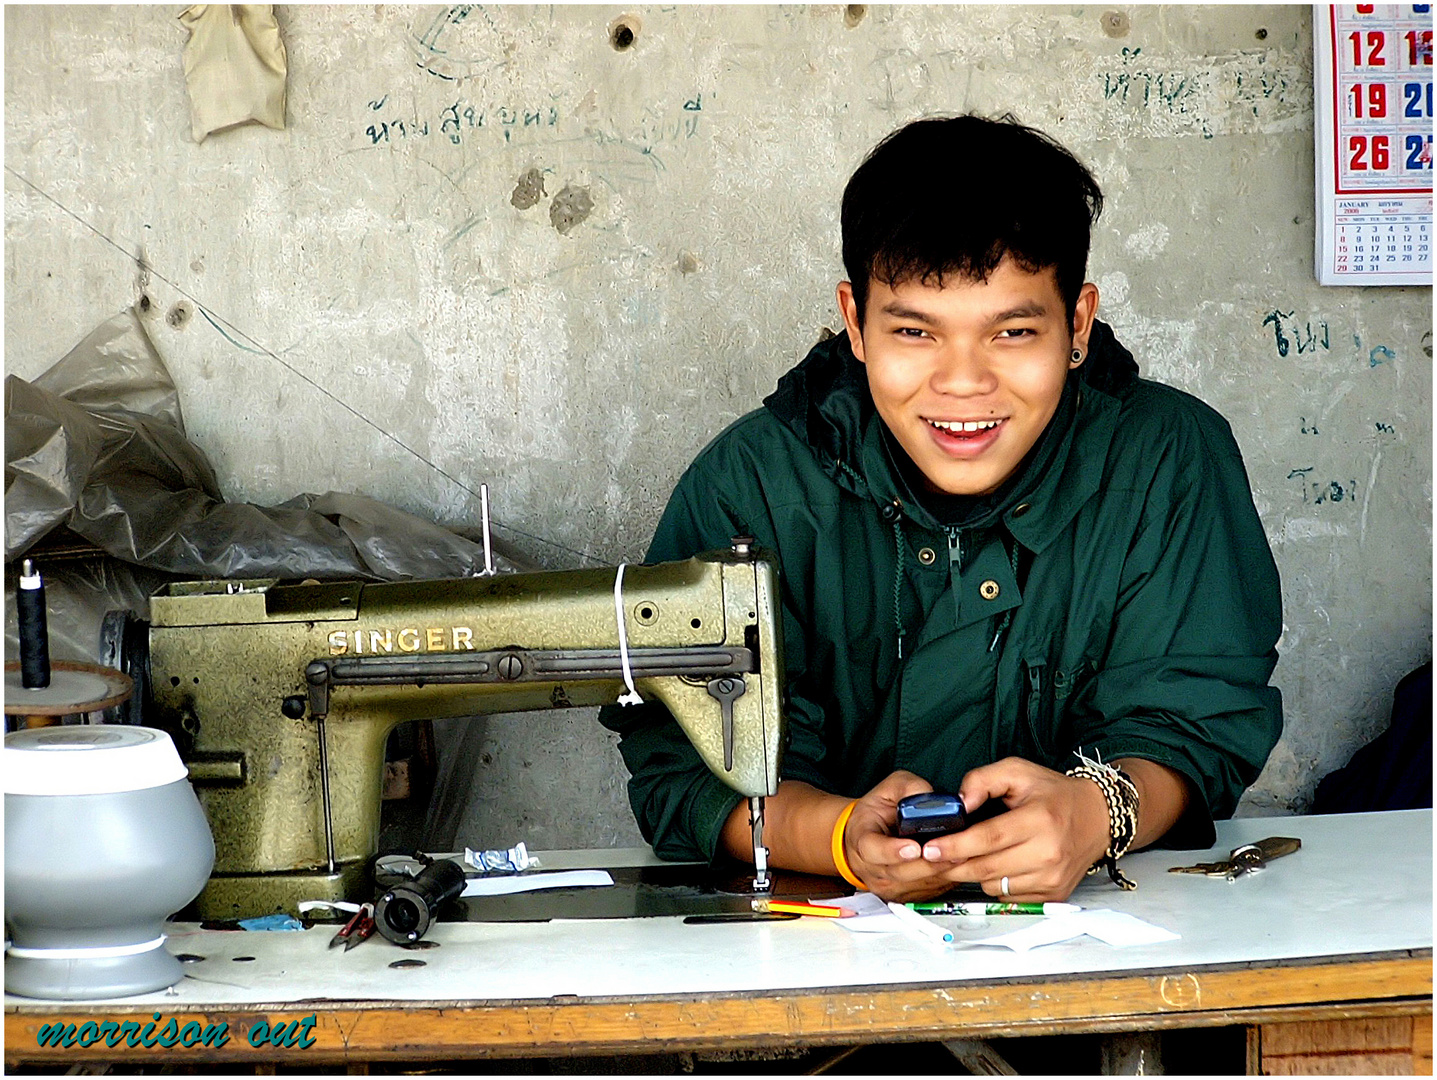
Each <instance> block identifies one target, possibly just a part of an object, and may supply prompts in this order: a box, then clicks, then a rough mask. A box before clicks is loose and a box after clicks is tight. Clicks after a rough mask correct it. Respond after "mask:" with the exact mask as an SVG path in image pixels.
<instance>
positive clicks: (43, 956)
mask: <svg viewBox="0 0 1437 1080" xmlns="http://www.w3.org/2000/svg"><path fill="white" fill-rule="evenodd" d="M164 944H165V937H164V935H163V934H161V935H160V936H159V937H157V938H155V939H154V940H153V941H141V942H139V943H137V944H135V945H94V946H91V947H89V948H79V949H31V948H24V947H22V946H17V945H11V946H10V947H9V948H8V949H6V950H5V955H6V956H13V957H15V958H16V959H17V960H108V959H110V958H112V957H118V956H138V955H139V954H140V953H147V952H151V951H153V950H155V949H160V948H163V947H164Z"/></svg>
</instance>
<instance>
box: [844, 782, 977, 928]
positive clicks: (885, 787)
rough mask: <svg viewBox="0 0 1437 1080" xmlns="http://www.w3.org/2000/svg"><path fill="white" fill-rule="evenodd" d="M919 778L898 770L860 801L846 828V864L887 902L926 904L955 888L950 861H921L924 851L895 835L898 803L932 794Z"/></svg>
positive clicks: (927, 785)
mask: <svg viewBox="0 0 1437 1080" xmlns="http://www.w3.org/2000/svg"><path fill="white" fill-rule="evenodd" d="M932 790H933V785H932V784H930V783H928V781H926V780H924V779H923V778H922V777H921V776H917V775H915V774H914V773H911V772H907V771H905V770H903V769H899V770H898V771H897V772H892V773H889V774H888V776H887V777H885V778H884V779H883V780H881V781H879V782H878V784H877V785H876V786H875V787H874V788H873V789H872V790H871V791H869V792H868V794H867V795H865V796H863V798H861V799H859V800H858V805H857V806H855V807H854V808H853V814H852V815H851V816H850V817H849V819H848V825H847V827H846V828H845V829H844V833H843V840H844V845H843V849H844V854H845V856H846V857H847V859H848V865H849V866H850V867H851V868H852V870H853V872H854V873H855V874H856V875H858V878H859V880H860V881H862V882H863V884H864V885H866V886H868V888H869V890H870V891H871V892H872V893H873V894H874V895H875V896H879V897H881V898H882V899H884V900H923V899H925V898H927V897H931V896H937V895H939V894H940V893H943V892H946V891H947V890H948V889H950V888H952V885H953V881H955V880H959V879H955V878H951V877H948V876H946V874H947V872H948V871H950V870H951V869H952V866H951V864H950V863H949V862H946V861H943V860H929V859H924V858H923V848H922V846H921V845H920V844H919V843H918V841H916V840H913V839H912V838H911V837H905V836H893V835H891V833H892V832H893V829H894V828H895V826H896V825H897V823H898V802H899V800H900V799H903V798H905V797H907V796H909V795H919V794H922V793H923V792H925V791H932Z"/></svg>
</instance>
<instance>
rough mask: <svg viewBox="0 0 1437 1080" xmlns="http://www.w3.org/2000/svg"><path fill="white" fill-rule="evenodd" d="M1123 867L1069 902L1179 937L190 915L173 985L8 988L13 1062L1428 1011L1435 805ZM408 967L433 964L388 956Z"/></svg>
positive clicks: (1303, 827)
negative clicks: (347, 930)
mask: <svg viewBox="0 0 1437 1080" xmlns="http://www.w3.org/2000/svg"><path fill="white" fill-rule="evenodd" d="M1273 835H1280V836H1296V837H1299V838H1300V839H1301V840H1302V842H1303V846H1302V849H1301V850H1300V851H1299V852H1297V853H1295V854H1293V855H1289V856H1286V857H1284V858H1282V859H1279V860H1277V861H1275V862H1274V863H1272V864H1271V866H1270V867H1269V868H1268V869H1267V870H1265V871H1262V872H1260V873H1257V874H1254V875H1251V876H1247V877H1243V878H1240V879H1238V880H1237V881H1233V882H1227V881H1223V880H1221V879H1212V878H1206V877H1202V876H1198V875H1187V874H1170V873H1167V872H1166V871H1167V868H1168V867H1170V866H1176V865H1183V864H1188V863H1192V862H1196V861H1199V860H1203V859H1212V858H1217V857H1221V856H1224V855H1226V854H1227V852H1228V850H1229V849H1231V848H1233V847H1236V846H1237V845H1239V844H1242V843H1247V842H1251V841H1255V840H1258V839H1261V838H1263V837H1266V836H1273ZM592 854H593V855H596V856H602V854H603V853H602V852H595V853H592ZM570 861H571V862H572V861H573V860H570ZM578 861H583V860H578ZM599 861H601V860H599ZM1123 866H1124V868H1125V870H1126V871H1127V872H1128V874H1129V876H1130V877H1132V878H1133V879H1134V880H1136V881H1137V882H1138V889H1137V890H1136V891H1134V892H1123V891H1121V890H1119V889H1118V888H1117V887H1115V886H1113V885H1112V884H1110V883H1108V882H1107V880H1106V878H1105V877H1103V878H1101V879H1100V878H1099V877H1098V876H1094V877H1091V878H1089V879H1088V880H1087V881H1086V882H1085V883H1084V884H1083V885H1082V886H1080V887H1079V889H1078V891H1077V892H1076V893H1075V894H1074V896H1073V900H1074V902H1076V903H1078V904H1081V905H1083V906H1084V907H1086V908H1111V909H1113V910H1116V911H1123V912H1128V913H1131V914H1132V915H1135V916H1137V917H1138V918H1140V919H1143V920H1145V921H1147V922H1150V923H1153V924H1156V925H1158V926H1161V927H1163V928H1165V929H1167V930H1171V931H1173V932H1176V933H1178V934H1180V935H1181V937H1180V939H1179V940H1175V941H1168V942H1162V943H1159V944H1153V945H1141V946H1130V947H1124V948H1115V947H1113V946H1109V945H1105V944H1103V943H1101V942H1099V941H1097V940H1096V939H1093V938H1089V937H1082V938H1078V939H1075V940H1073V941H1069V942H1063V943H1059V944H1054V945H1047V946H1042V947H1039V948H1036V949H1033V950H1031V951H1028V952H1024V953H1014V952H1011V951H1009V950H1006V949H1000V948H996V947H991V946H973V945H968V944H966V943H965V942H967V941H968V940H970V939H972V938H976V937H981V936H985V935H991V934H994V933H996V932H998V931H999V930H1000V929H1007V928H1017V927H1019V926H1023V925H1027V924H1028V923H1029V922H1030V921H1031V918H1032V917H1027V916H995V917H989V918H986V919H975V918H964V917H952V918H944V919H940V920H939V921H940V922H942V924H943V925H945V926H946V927H947V928H949V929H951V930H953V932H954V935H955V939H956V940H955V943H954V945H953V946H948V947H945V946H943V945H941V944H937V943H930V942H927V941H923V940H919V939H915V938H913V937H910V936H907V935H902V934H882V935H880V934H857V933H852V932H850V931H848V930H846V929H844V928H843V927H842V926H840V925H838V924H837V922H836V921H835V920H819V919H812V918H805V919H799V920H794V921H786V922H765V923H740V924H724V925H686V924H684V923H683V921H682V919H681V918H680V917H678V916H673V917H656V918H640V919H604V920H574V921H558V920H556V921H553V922H547V923H537V922H536V923H520V922H503V923H440V924H438V925H437V926H435V927H434V928H432V929H431V930H430V933H429V935H428V938H429V939H430V940H432V941H434V942H437V943H438V947H434V948H429V949H427V950H422V951H410V950H404V949H400V948H398V947H396V946H393V945H391V944H389V943H388V942H386V941H384V940H383V939H381V938H378V937H376V938H374V939H372V940H371V941H369V942H366V943H364V944H363V945H361V946H360V947H358V948H356V949H354V950H353V951H351V952H348V953H346V952H344V951H343V950H340V949H334V950H331V949H329V948H328V942H329V939H330V937H331V936H332V935H333V933H334V928H333V927H315V928H313V929H311V930H308V931H303V932H259V933H255V932H244V933H240V932H225V931H209V930H200V929H198V927H196V926H194V925H193V924H183V923H181V924H175V925H174V926H172V927H171V936H170V938H169V942H168V946H169V948H170V950H171V951H172V952H175V953H177V954H179V953H191V954H196V955H199V956H202V957H204V959H203V960H200V961H196V962H192V963H188V964H186V968H185V971H186V978H185V979H184V980H183V981H182V982H181V983H180V984H179V985H178V986H177V987H175V988H173V989H172V990H170V991H166V992H160V993H154V994H146V995H142V996H136V997H129V998H123V999H115V1000H113V1001H88V1002H76V1003H55V1002H39V1001H32V1000H28V999H23V998H17V997H13V996H7V997H6V1000H5V1004H6V1039H5V1045H6V1058H7V1060H8V1061H10V1062H12V1063H14V1062H20V1061H41V1060H44V1061H51V1062H54V1061H57V1060H85V1059H86V1058H87V1057H88V1058H90V1059H95V1058H105V1059H109V1060H113V1059H115V1058H116V1057H117V1056H121V1055H122V1054H123V1056H125V1057H126V1058H127V1059H129V1060H138V1059H140V1058H142V1057H152V1056H154V1055H155V1054H156V1053H163V1056H164V1058H165V1060H167V1061H172V1062H175V1063H178V1062H180V1061H181V1060H182V1059H183V1060H230V1061H241V1060H251V1061H255V1060H263V1059H264V1058H265V1056H266V1051H267V1052H268V1057H269V1059H270V1060H276V1061H287V1062H291V1063H297V1062H296V1059H295V1058H294V1055H295V1054H296V1053H300V1052H301V1051H298V1050H293V1049H292V1050H288V1051H283V1050H275V1049H273V1048H269V1047H267V1046H266V1045H264V1044H262V1045H261V1048H260V1049H259V1050H256V1049H254V1048H252V1047H251V1046H250V1045H249V1043H248V1042H247V1041H246V1040H245V1039H244V1038H242V1037H239V1036H236V1037H233V1038H231V1039H230V1040H229V1042H228V1045H227V1046H226V1047H225V1048H224V1050H223V1052H220V1051H214V1050H209V1051H205V1052H204V1053H205V1054H206V1055H208V1056H203V1055H201V1054H200V1052H199V1049H200V1048H193V1049H190V1050H183V1049H175V1050H171V1051H169V1052H163V1051H156V1050H146V1049H144V1048H136V1049H125V1050H105V1049H104V1048H103V1047H102V1048H101V1051H102V1052H99V1053H89V1054H81V1053H80V1052H79V1048H78V1047H72V1048H69V1049H64V1048H59V1049H53V1048H45V1047H39V1046H37V1037H36V1033H37V1030H38V1027H39V1025H40V1024H43V1023H47V1022H54V1021H57V1020H61V1019H64V1020H66V1021H67V1022H80V1023H83V1021H84V1020H86V1019H99V1018H102V1017H103V1018H117V1017H126V1016H131V1015H136V1016H141V1017H142V1018H143V1019H145V1020H148V1019H149V1018H150V1016H151V1015H152V1014H153V1013H154V1012H156V1011H158V1012H161V1013H162V1014H164V1015H165V1016H169V1015H175V1016H178V1017H180V1018H181V1019H182V1022H183V1019H184V1018H185V1017H186V1016H187V1015H190V1014H193V1015H194V1016H195V1017H196V1018H204V1017H208V1018H210V1019H211V1020H213V1019H214V1018H216V1017H221V1018H223V1019H224V1020H226V1021H227V1022H229V1023H230V1025H231V1028H232V1029H235V1030H238V1029H240V1028H243V1027H245V1026H247V1024H248V1023H249V1022H250V1020H253V1019H259V1018H267V1020H268V1021H269V1022H270V1023H275V1022H279V1021H285V1022H287V1021H290V1020H293V1019H296V1018H299V1017H302V1016H309V1015H314V1016H316V1020H315V1021H314V1024H313V1026H312V1027H311V1028H310V1029H309V1030H310V1031H312V1033H313V1037H314V1039H315V1045H314V1046H313V1047H311V1048H309V1049H307V1050H305V1051H302V1053H305V1054H309V1055H312V1058H311V1060H314V1061H316V1062H318V1061H321V1060H329V1061H332V1060H364V1059H368V1058H382V1057H394V1056H406V1057H416V1058H417V1057H459V1056H464V1055H465V1054H468V1055H470V1056H495V1055H506V1054H507V1055H519V1054H524V1055H530V1056H543V1055H544V1054H545V1053H575V1052H585V1051H588V1052H610V1051H616V1050H625V1051H634V1050H641V1049H644V1048H649V1049H659V1048H662V1049H666V1050H672V1049H675V1048H676V1047H678V1048H683V1047H691V1048H703V1047H719V1046H742V1045H780V1044H786V1045H795V1044H821V1043H833V1042H840V1041H844V1040H847V1041H850V1042H863V1041H881V1040H883V1039H887V1038H921V1037H944V1038H951V1037H955V1036H960V1035H966V1034H975V1033H977V1034H982V1033H987V1034H1015V1033H1021V1032H1023V1031H1034V1032H1038V1031H1059V1030H1110V1031H1111V1030H1124V1029H1128V1030H1134V1029H1142V1028H1145V1027H1161V1026H1175V1025H1183V1026H1186V1025H1193V1026H1198V1025H1203V1024H1215V1023H1244V1022H1253V1023H1272V1022H1276V1021H1278V1020H1281V1019H1282V1018H1283V1017H1284V1016H1286V1015H1291V1016H1297V1015H1299V1013H1294V1012H1292V1011H1291V1010H1293V1009H1298V1010H1300V1015H1301V1016H1304V1017H1309V1018H1310V1017H1315V1016H1321V1015H1342V1016H1364V1015H1368V1016H1382V1015H1388V1014H1391V1013H1392V1012H1393V1010H1396V1011H1397V1012H1399V1013H1403V1014H1405V1015H1408V1016H1411V1015H1415V1014H1420V1013H1422V1012H1423V1011H1424V1010H1425V1012H1426V1013H1427V1014H1428V1015H1430V1011H1431V946H1432V880H1433V879H1432V815H1431V812H1430V811H1408V812H1400V813H1387V814H1352V815H1343V816H1333V817H1298V818H1246V819H1240V820H1236V821H1227V822H1222V823H1219V825H1218V844H1217V845H1216V846H1215V847H1214V848H1213V849H1211V850H1210V851H1209V852H1207V853H1201V852H1171V851H1148V852H1142V853H1138V854H1136V855H1133V856H1130V857H1128V858H1127V859H1125V860H1124V861H1123ZM239 957H252V959H245V960H240V959H237V958H239ZM400 960H421V961H423V965H422V966H417V967H409V968H400V969H395V968H392V967H390V965H391V964H393V963H394V962H395V961H400ZM1424 999H1425V1003H1424ZM1324 1010H1326V1011H1324ZM1364 1010H1365V1011H1364ZM92 1049H93V1048H92Z"/></svg>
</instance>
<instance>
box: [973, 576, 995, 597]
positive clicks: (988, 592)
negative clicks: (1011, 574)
mask: <svg viewBox="0 0 1437 1080" xmlns="http://www.w3.org/2000/svg"><path fill="white" fill-rule="evenodd" d="M1000 591H1001V590H1000V589H999V588H998V583H997V582H996V581H994V580H993V579H992V578H989V579H988V580H987V581H985V582H983V584H982V585H979V586H978V595H979V596H981V597H982V598H983V599H984V600H996V599H998V593H999V592H1000Z"/></svg>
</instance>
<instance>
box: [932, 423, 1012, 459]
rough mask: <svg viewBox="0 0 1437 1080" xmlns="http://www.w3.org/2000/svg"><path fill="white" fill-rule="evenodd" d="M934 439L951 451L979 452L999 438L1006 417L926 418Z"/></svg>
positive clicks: (960, 452)
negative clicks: (969, 418) (971, 418)
mask: <svg viewBox="0 0 1437 1080" xmlns="http://www.w3.org/2000/svg"><path fill="white" fill-rule="evenodd" d="M924 419H925V420H926V422H927V424H928V429H929V430H930V431H931V432H932V433H933V438H934V441H936V442H937V443H938V445H939V446H940V447H942V448H943V449H945V450H947V451H949V452H950V453H959V454H962V453H969V454H972V453H979V452H981V451H983V450H986V449H987V448H988V447H989V446H991V445H992V444H993V443H994V442H995V441H996V440H997V438H998V432H999V431H1000V430H1002V427H1003V424H1004V422H1005V419H1006V418H1003V417H999V418H997V419H993V420H934V419H931V418H929V417H925V418H924Z"/></svg>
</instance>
